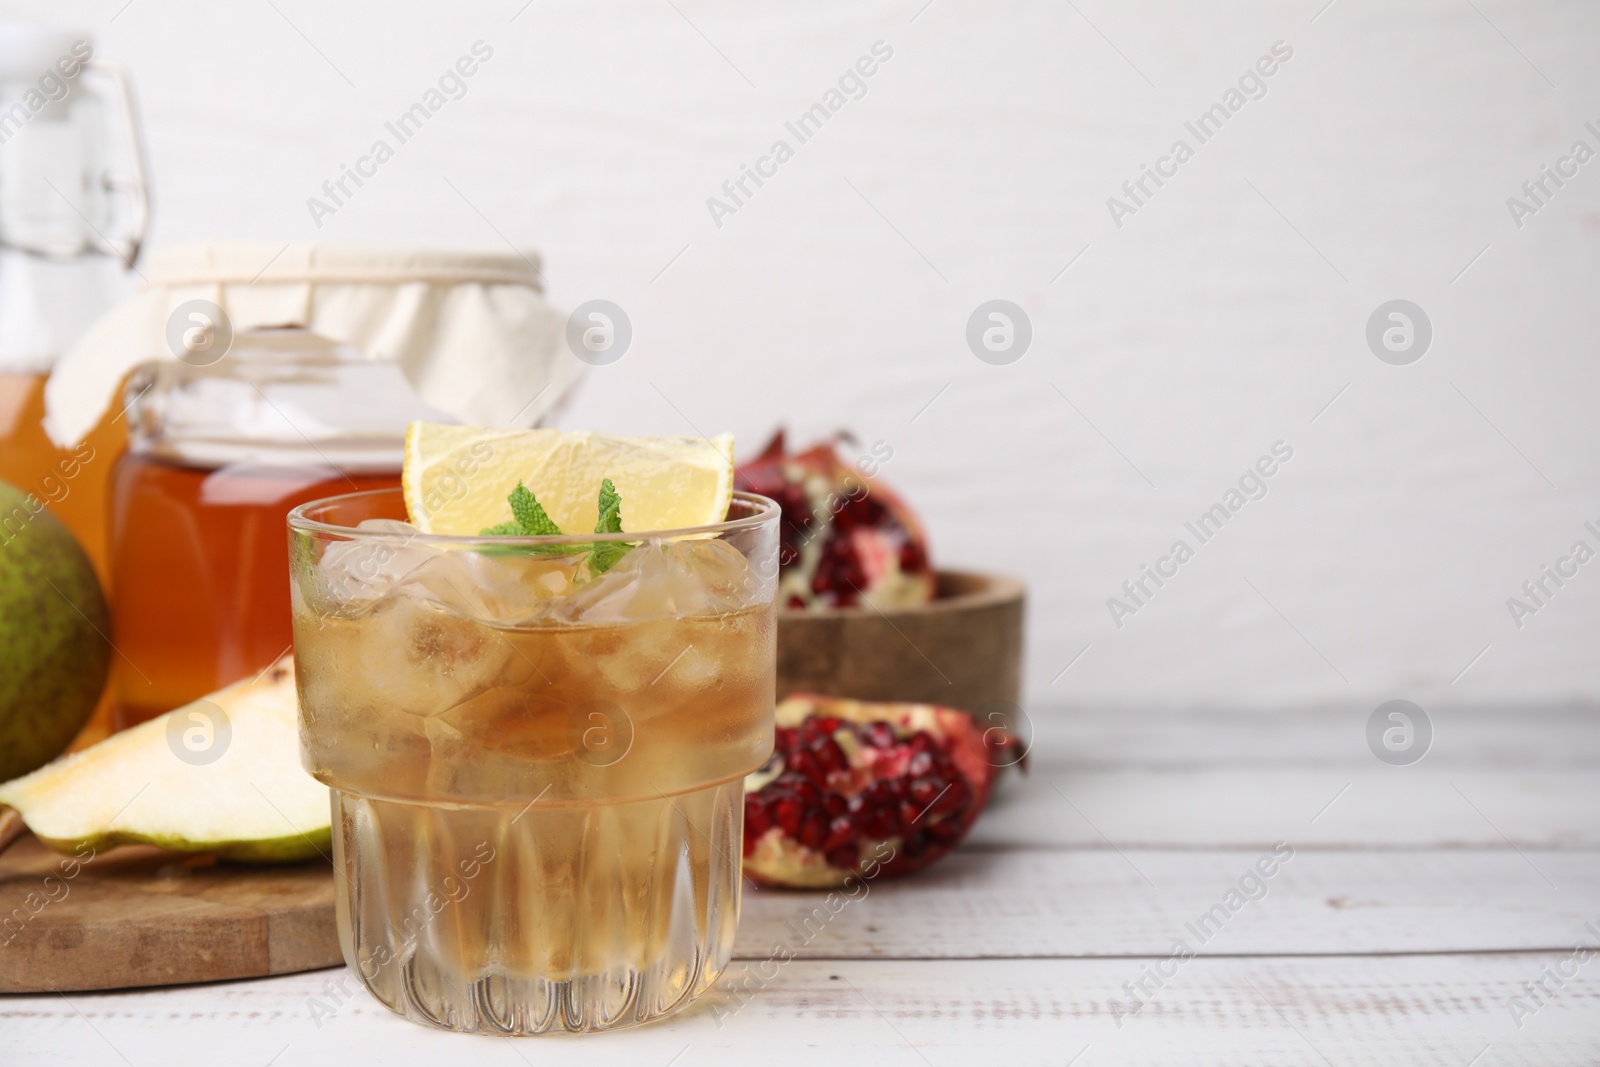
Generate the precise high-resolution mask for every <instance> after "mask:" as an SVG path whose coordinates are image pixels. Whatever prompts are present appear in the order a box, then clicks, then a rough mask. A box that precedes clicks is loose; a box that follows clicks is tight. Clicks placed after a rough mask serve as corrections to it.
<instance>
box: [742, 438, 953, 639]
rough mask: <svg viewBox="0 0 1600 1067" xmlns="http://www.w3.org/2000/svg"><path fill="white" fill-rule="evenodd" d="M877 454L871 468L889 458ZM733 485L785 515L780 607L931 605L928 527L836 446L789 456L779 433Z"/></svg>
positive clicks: (780, 557)
mask: <svg viewBox="0 0 1600 1067" xmlns="http://www.w3.org/2000/svg"><path fill="white" fill-rule="evenodd" d="M885 447H886V446H885ZM876 452H877V450H876V449H875V455H874V456H873V457H872V458H871V459H869V460H868V461H867V463H866V464H865V465H867V466H872V465H873V464H875V463H876V462H880V461H881V460H882V459H884V458H887V457H885V456H881V455H878V454H876ZM889 454H890V455H892V454H893V453H892V452H891V453H889ZM734 485H735V486H736V487H737V488H739V489H744V490H747V491H749V492H753V493H760V494H761V495H762V496H769V497H771V498H772V499H773V500H776V501H777V502H778V506H779V507H780V508H781V509H782V511H783V516H782V521H781V522H780V524H779V527H778V531H779V532H778V538H779V540H778V602H779V603H780V604H782V605H783V606H784V607H787V608H791V609H802V610H803V609H806V608H817V607H849V606H850V605H853V604H856V603H857V602H859V601H860V600H861V598H863V597H866V598H868V599H870V600H871V602H872V603H873V604H874V605H876V606H878V607H880V608H886V607H902V606H905V605H910V604H922V603H925V602H926V601H928V600H931V599H933V585H934V580H933V570H932V568H930V567H929V566H928V546H927V542H926V540H925V539H924V537H923V534H922V524H921V523H919V522H918V521H917V518H916V516H915V515H914V514H912V512H911V509H910V508H909V507H907V506H906V504H905V502H904V501H902V500H901V499H900V498H899V497H898V496H896V495H895V494H894V493H893V492H891V491H890V490H889V489H888V488H886V487H885V486H884V485H883V484H882V483H881V482H878V481H876V480H875V479H873V478H872V477H870V476H869V475H868V474H867V473H866V471H865V470H862V469H858V468H857V467H854V466H851V465H850V464H848V463H846V462H845V461H844V460H843V459H841V458H840V456H839V453H838V450H837V448H836V447H835V442H834V441H825V442H823V443H821V444H818V445H814V446H812V447H811V448H808V449H806V450H805V451H804V452H800V453H797V454H794V455H791V454H789V453H788V452H787V451H785V447H784V433H783V431H782V430H779V431H778V432H777V433H776V434H775V435H774V436H773V438H772V440H771V441H769V442H768V443H767V447H766V448H764V449H762V451H761V454H760V455H758V456H756V457H755V458H754V459H751V460H747V461H746V462H744V463H742V464H740V466H739V467H738V469H737V470H736V471H734Z"/></svg>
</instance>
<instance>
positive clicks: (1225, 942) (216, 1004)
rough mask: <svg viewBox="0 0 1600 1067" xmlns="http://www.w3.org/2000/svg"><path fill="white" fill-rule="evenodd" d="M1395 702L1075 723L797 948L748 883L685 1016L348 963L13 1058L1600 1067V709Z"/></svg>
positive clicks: (13, 1017) (790, 908)
mask: <svg viewBox="0 0 1600 1067" xmlns="http://www.w3.org/2000/svg"><path fill="white" fill-rule="evenodd" d="M1366 717H1367V712H1366V710H1360V711H1343V712H1338V713H1334V712H1328V713H1318V714H1297V715H1292V716H1288V715H1285V716H1271V717H1265V716H1256V715H1236V714H1219V713H1200V714H1188V715H1160V716H1157V715H1126V714H1124V715H1111V714H1090V713H1084V712H1070V713H1062V714H1059V715H1055V716H1052V717H1050V718H1049V719H1047V720H1045V721H1043V722H1041V723H1040V724H1039V729H1038V737H1037V740H1036V744H1035V748H1034V752H1033V756H1032V766H1031V773H1030V774H1029V775H1028V776H1027V777H1026V778H1016V779H1012V780H1010V781H1008V782H1006V783H1005V787H1004V788H1003V789H1002V790H1001V792H1000V794H999V795H998V796H997V798H996V800H995V802H994V805H993V807H992V808H991V810H990V811H989V813H988V814H987V815H986V816H985V817H984V820H983V821H982V822H981V823H980V824H979V826H978V829H977V831H976V833H975V835H974V838H973V839H972V841H970V842H969V843H968V845H967V846H966V847H965V848H963V849H962V850H961V851H960V852H959V853H957V854H956V855H954V856H952V857H950V858H948V859H947V860H946V861H945V862H944V863H943V864H941V865H940V866H938V867H935V868H934V869H932V870H931V871H928V872H926V873H924V874H923V875H921V876H918V877H916V878H913V879H911V880H910V881H906V882H901V883H879V884H874V885H873V886H872V887H871V889H870V892H869V893H868V894H867V895H866V896H865V897H863V898H862V899H860V900H857V901H855V902H852V903H851V904H849V905H848V906H847V907H845V908H844V909H843V910H842V911H840V912H839V913H838V914H837V915H835V916H832V917H831V919H830V921H829V922H828V923H827V924H826V925H821V924H819V923H816V922H815V921H814V922H813V924H812V925H813V927H814V928H815V927H818V926H820V927H821V928H820V932H817V933H815V935H814V936H812V937H811V939H810V940H809V942H806V943H805V944H804V946H803V948H801V950H800V952H799V958H797V959H795V960H793V961H792V962H789V963H786V964H783V965H782V966H778V967H776V968H774V967H771V966H767V965H766V964H765V963H764V961H766V960H767V959H768V958H769V957H770V956H771V955H772V949H773V946H774V944H775V943H776V942H778V941H780V940H783V941H786V942H788V943H791V944H797V943H799V942H800V941H801V937H800V936H798V935H797V934H796V933H795V932H794V928H793V927H792V926H791V925H790V924H791V923H795V922H798V920H800V919H801V918H802V917H803V916H805V915H806V914H807V913H809V912H811V911H812V909H813V908H814V907H816V906H817V904H818V903H819V900H820V897H817V896H811V895H804V894H789V893H772V892H762V893H750V894H747V896H746V898H745V912H744V918H743V921H742V925H741V927H740V936H739V949H738V953H737V955H738V959H736V960H735V962H734V964H733V965H732V967H731V968H730V970H729V972H728V975H727V976H726V977H725V978H724V982H723V985H722V986H721V987H719V991H718V992H716V993H713V994H712V995H710V996H708V998H706V1000H705V1001H704V1002H702V1004H701V1005H700V1006H698V1007H697V1008H696V1009H695V1010H692V1011H691V1012H689V1013H687V1014H686V1015H683V1016H680V1017H678V1018H675V1019H672V1020H669V1021H667V1022H664V1023H661V1024H658V1025H655V1026H651V1027H646V1028H643V1029H637V1030H632V1031H623V1032H619V1033H615V1034H606V1035H596V1036H589V1037H576V1038H575V1037H543V1038H533V1039H526V1040H521V1041H511V1040H507V1039H503V1038H493V1037H464V1036H458V1035H453V1034H445V1033H439V1032H434V1031H430V1030H426V1029H423V1028H421V1027H418V1026H415V1025H412V1024H410V1023H407V1022H404V1021H403V1020H401V1019H399V1018H398V1017H396V1016H394V1015H391V1014H390V1013H389V1012H388V1011H387V1010H386V1009H384V1008H383V1007H381V1006H380V1005H378V1004H377V1003H376V1002H374V1001H373V1000H371V999H370V998H369V997H367V996H366V994H365V993H363V992H360V991H358V990H356V988H355V987H354V985H353V984H351V983H345V985H344V989H343V990H342V991H341V990H340V989H339V986H338V981H337V980H338V979H339V978H340V976H341V974H342V972H340V971H321V972H315V973H310V974H301V975H291V976H288V977H283V978H276V979H268V980H264V981H256V982H236V983H226V984H220V985H212V986H199V987H188V988H179V989H169V990H156V991H147V992H129V993H113V994H72V995H71V996H70V997H62V996H55V995H52V996H30V997H8V998H0V1065H4V1067H32V1065H35V1064H41V1065H42V1064H48V1065H51V1067H59V1065H62V1064H80V1063H81V1064H119V1063H128V1064H133V1065H137V1067H144V1065H146V1064H149V1065H152V1067H154V1065H160V1067H169V1065H180V1064H206V1065H215V1064H218V1063H224V1064H227V1065H228V1067H255V1065H265V1064H268V1063H271V1064H275V1065H278V1067H291V1065H294V1064H319V1063H339V1064H356V1063H381V1064H384V1065H385V1067H401V1065H404V1064H429V1065H434V1064H441V1063H460V1062H463V1057H464V1056H470V1057H471V1061H470V1062H472V1063H475V1064H477V1063H483V1064H504V1065H507V1067H518V1065H519V1064H521V1063H524V1062H525V1063H529V1064H541V1065H542V1064H564V1063H574V1064H576V1063H583V1064H596V1065H601V1064H619V1065H627V1067H668V1065H669V1064H670V1065H673V1067H693V1065H698V1064H729V1065H735V1064H737V1065H740V1067H750V1065H766V1064H790V1063H795V1064H798V1063H817V1064H829V1065H849V1064H858V1063H867V1064H873V1065H875V1067H877V1065H881V1067H891V1065H900V1064H904V1065H930V1064H931V1065H937V1067H954V1065H958V1064H970V1063H1003V1064H1006V1065H1007V1067H1023V1065H1026V1064H1051V1065H1055V1067H1064V1065H1067V1064H1073V1065H1074V1067H1091V1065H1097V1064H1162V1065H1171V1064H1218V1065H1229V1067H1235V1065H1240V1064H1273V1065H1279V1064H1310V1065H1317V1067H1343V1065H1346V1064H1381V1065H1384V1067H1394V1065H1398V1064H1411V1063H1417V1064H1446V1065H1457V1067H1467V1065H1469V1064H1470V1065H1472V1067H1490V1065H1503V1064H1537V1065H1540V1067H1556V1065H1560V1064H1585V1065H1593V1064H1596V1063H1600V981H1597V979H1600V959H1589V958H1588V954H1587V953H1579V954H1577V955H1575V954H1574V951H1573V950H1574V946H1576V945H1579V944H1585V945H1588V946H1593V947H1595V948H1600V852H1597V846H1600V713H1597V712H1596V711H1595V710H1594V709H1588V710H1584V709H1570V710H1543V711H1535V712H1527V711H1513V710H1504V711H1492V712H1491V711H1483V710H1478V711H1471V712H1449V711H1435V712H1434V713H1433V724H1434V728H1435V731H1436V733H1435V737H1434V741H1433V746H1432V750H1431V751H1430V752H1429V753H1428V755H1427V757H1426V758H1425V759H1423V760H1422V761H1421V762H1420V763H1417V764H1414V765H1412V766H1408V767H1393V766H1388V765H1386V764H1383V763H1381V762H1379V761H1378V760H1377V759H1376V758H1375V757H1374V756H1373V755H1372V753H1371V752H1370V751H1369V750H1368V749H1367V744H1366V740H1365V725H1366ZM1277 842H1283V843H1285V844H1286V845H1287V846H1288V847H1289V848H1292V850H1293V856H1292V858H1290V859H1288V860H1287V861H1286V862H1283V863H1282V864H1281V865H1280V866H1278V867H1277V868H1276V869H1275V870H1274V871H1273V873H1272V876H1271V877H1270V878H1266V879H1263V880H1262V881H1261V882H1260V883H1257V882H1255V881H1253V880H1251V879H1249V878H1246V875H1247V872H1249V871H1251V870H1252V868H1253V867H1254V865H1255V864H1256V863H1257V862H1258V860H1259V859H1260V857H1261V856H1262V855H1263V854H1264V853H1268V852H1269V851H1270V850H1271V849H1272V848H1273V846H1274V844H1275V843H1277ZM1280 851H1282V850H1280ZM1268 866H1269V867H1270V866H1271V865H1270V864H1269V865H1268ZM1241 878H1245V888H1246V889H1247V890H1249V891H1250V893H1251V895H1253V896H1256V897H1259V898H1260V899H1257V900H1248V901H1247V900H1246V898H1245V896H1244V895H1243V894H1241V895H1240V896H1238V897H1236V898H1234V899H1235V900H1236V901H1238V902H1239V904H1238V907H1237V910H1236V911H1230V910H1229V909H1228V904H1229V900H1228V897H1227V894H1228V891H1229V890H1230V889H1234V888H1237V887H1238V885H1239V883H1240V880H1241ZM1263 889H1264V893H1265V895H1264V896H1263V895H1262V892H1263ZM1214 906H1220V911H1219V910H1216V909H1215V908H1214ZM1207 914H1210V915H1211V919H1210V920H1208V921H1207V922H1205V923H1203V924H1202V923H1201V919H1202V917H1203V916H1206V915H1207ZM1586 924H1593V925H1586ZM1197 931H1198V933H1199V934H1201V935H1203V937H1202V936H1196V934H1197ZM1179 940H1181V941H1183V942H1185V943H1186V945H1187V947H1188V949H1189V950H1192V951H1193V952H1194V957H1193V958H1183V957H1184V953H1182V952H1180V953H1178V954H1177V955H1174V942H1175V941H1179ZM1580 961H1581V962H1580ZM747 968H749V969H750V970H751V971H752V972H760V971H764V972H765V973H767V974H769V975H771V977H770V979H768V980H765V981H763V980H762V979H761V978H760V977H759V975H758V977H757V978H755V979H753V980H752V981H751V983H750V985H751V988H752V989H754V990H755V994H754V996H753V997H751V998H750V999H749V1000H748V1002H747V1003H745V1004H744V1005H743V1006H742V1007H741V1006H740V1001H739V999H738V998H737V997H736V996H735V995H734V994H733V993H731V992H727V991H726V987H727V984H728V982H729V981H730V980H741V979H743V978H744V975H745V972H746V969H747ZM1562 972H1566V974H1565V975H1563V973H1562ZM1541 982H1542V983H1543V985H1544V989H1543V990H1540V989H1538V983H1541ZM1140 983H1142V984H1143V986H1144V989H1143V990H1142V991H1141V990H1140V989H1139V988H1138V987H1139V985H1140ZM1527 983H1534V985H1533V986H1532V987H1530V986H1528V985H1527ZM1529 988H1533V990H1534V993H1535V994H1536V997H1537V999H1535V997H1534V996H1530V995H1529V993H1528V990H1529ZM1130 990H1132V991H1133V993H1134V994H1136V995H1137V998H1138V1001H1142V1002H1143V1003H1144V1006H1143V1007H1142V1008H1141V1009H1140V1010H1138V1011H1136V1012H1134V1011H1131V1010H1130V1011H1128V1012H1126V1013H1125V1012H1124V1011H1123V1010H1122V1009H1132V1007H1133V1006H1134V1005H1135V1003H1137V1002H1138V1001H1136V1000H1135V996H1134V995H1130ZM1519 996H1520V997H1521V998H1522V1000H1521V1001H1517V1000H1515V999H1514V998H1517V997H1519ZM1113 1002H1117V1003H1113ZM319 1003H320V1005H321V1009H320V1010H318V1009H317V1008H316V1007H315V1005H316V1004H319ZM1519 1005H1520V1008H1519ZM330 1011H332V1014H331V1016H330V1015H329V1012H330Z"/></svg>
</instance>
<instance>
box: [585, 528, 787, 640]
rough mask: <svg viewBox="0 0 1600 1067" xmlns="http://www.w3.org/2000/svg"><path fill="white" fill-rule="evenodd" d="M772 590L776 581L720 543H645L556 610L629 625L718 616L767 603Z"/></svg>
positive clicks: (731, 547)
mask: <svg viewBox="0 0 1600 1067" xmlns="http://www.w3.org/2000/svg"><path fill="white" fill-rule="evenodd" d="M775 588H776V579H775V576H774V577H767V578H763V577H762V575H761V574H760V573H759V572H758V571H757V569H756V568H754V567H752V566H750V564H749V561H747V560H746V559H745V558H744V556H743V555H742V554H741V553H740V552H739V550H738V549H736V548H734V547H733V546H732V545H730V544H728V543H727V542H725V541H719V540H710V539H702V540H692V541H672V542H662V541H647V542H645V543H644V544H641V545H637V546H635V547H634V548H633V549H632V550H631V551H629V552H628V553H627V554H626V555H625V556H623V557H622V559H621V560H619V561H618V562H617V564H616V566H614V567H612V568H611V570H609V571H607V572H606V573H605V574H603V575H601V576H599V577H598V578H592V579H590V580H589V581H588V582H585V583H584V584H582V585H580V586H579V587H578V588H577V589H576V590H575V591H574V593H573V594H572V595H571V596H570V597H567V598H566V602H565V603H563V604H562V605H561V606H560V616H561V618H563V619H565V620H569V621H581V622H628V621H642V620H645V619H660V618H674V617H677V618H681V617H683V616H687V615H722V614H726V613H728V612H731V611H738V610H739V609H741V608H745V607H749V606H751V605H753V604H759V603H765V602H766V601H768V600H771V599H772V596H773V592H774V590H775Z"/></svg>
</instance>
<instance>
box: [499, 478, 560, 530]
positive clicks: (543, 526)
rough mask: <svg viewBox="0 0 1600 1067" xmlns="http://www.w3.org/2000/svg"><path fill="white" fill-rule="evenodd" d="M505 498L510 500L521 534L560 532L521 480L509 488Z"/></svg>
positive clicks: (512, 512)
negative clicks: (509, 493) (509, 492)
mask: <svg viewBox="0 0 1600 1067" xmlns="http://www.w3.org/2000/svg"><path fill="white" fill-rule="evenodd" d="M507 499H508V500H509V501H510V502H511V514H512V515H513V516H515V517H516V520H517V525H518V526H520V527H522V536H524V537H540V536H549V535H551V534H559V533H560V532H561V527H559V526H557V525H556V524H555V522H554V520H552V519H551V518H550V516H549V515H547V514H545V510H544V505H542V504H540V503H539V502H538V501H537V500H535V499H534V497H533V494H532V493H531V492H529V491H528V487H527V486H525V485H523V484H522V483H521V482H518V483H517V487H516V488H515V489H513V490H511V495H510V496H509V497H507Z"/></svg>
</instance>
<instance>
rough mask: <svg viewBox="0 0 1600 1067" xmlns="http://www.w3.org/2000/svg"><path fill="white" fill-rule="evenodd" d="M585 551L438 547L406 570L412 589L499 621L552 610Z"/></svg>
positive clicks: (534, 616)
mask: <svg viewBox="0 0 1600 1067" xmlns="http://www.w3.org/2000/svg"><path fill="white" fill-rule="evenodd" d="M581 562H582V557H581V556H554V557H552V556H535V555H525V554H521V553H513V552H507V553H492V552H474V551H439V552H433V553H430V555H429V558H428V559H426V560H424V561H423V562H422V564H421V565H420V566H418V567H416V568H415V569H414V570H412V571H411V572H410V573H409V574H407V575H406V578H405V581H404V585H405V588H406V589H407V591H409V592H411V593H412V594H414V595H422V596H429V597H432V598H433V599H435V600H437V601H439V602H440V603H441V604H445V605H448V606H449V607H450V608H452V609H453V610H455V611H457V612H459V613H461V614H462V615H466V616H469V617H471V618H475V619H481V620H483V621H484V622H487V623H493V624H496V625H500V626H509V625H517V624H526V623H530V622H536V621H538V620H540V619H542V618H545V617H547V616H549V615H550V613H551V612H552V611H553V610H554V608H555V606H556V605H557V603H558V602H559V601H561V600H562V599H564V598H565V596H566V594H567V592H568V591H569V590H570V589H571V587H572V585H573V581H574V577H575V575H576V573H577V571H578V568H579V566H580V564H581Z"/></svg>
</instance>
